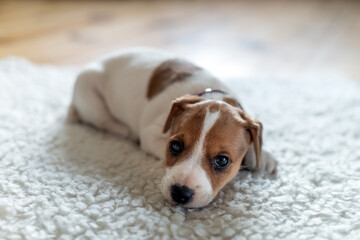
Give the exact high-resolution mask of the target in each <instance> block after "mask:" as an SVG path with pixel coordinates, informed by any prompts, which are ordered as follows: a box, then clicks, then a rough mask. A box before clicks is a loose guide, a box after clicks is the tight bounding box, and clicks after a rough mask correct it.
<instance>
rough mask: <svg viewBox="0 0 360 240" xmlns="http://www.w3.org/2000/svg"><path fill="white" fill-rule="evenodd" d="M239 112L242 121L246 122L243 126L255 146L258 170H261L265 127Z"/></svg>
mask: <svg viewBox="0 0 360 240" xmlns="http://www.w3.org/2000/svg"><path fill="white" fill-rule="evenodd" d="M239 112H240V116H241V117H242V119H243V120H245V122H244V123H243V124H242V125H243V126H244V127H245V129H246V130H247V131H248V132H249V133H250V136H251V141H252V143H253V144H254V149H255V156H256V168H257V169H259V168H260V161H261V148H262V132H263V125H262V123H261V122H260V121H258V120H256V119H254V118H252V117H250V116H249V115H248V114H247V113H246V112H244V111H243V110H240V111H239Z"/></svg>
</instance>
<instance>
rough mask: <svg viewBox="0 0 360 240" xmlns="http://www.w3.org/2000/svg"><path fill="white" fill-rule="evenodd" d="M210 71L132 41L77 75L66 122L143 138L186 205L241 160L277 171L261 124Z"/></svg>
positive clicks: (205, 197) (231, 173)
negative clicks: (264, 146) (265, 145)
mask: <svg viewBox="0 0 360 240" xmlns="http://www.w3.org/2000/svg"><path fill="white" fill-rule="evenodd" d="M235 96H236V94H235V93H234V92H232V90H231V89H230V88H229V87H227V86H226V85H225V84H224V83H222V82H221V81H219V80H218V79H217V78H216V77H214V76H213V75H212V74H211V73H209V72H208V71H206V70H205V69H202V68H200V67H198V66H196V65H194V64H192V63H191V62H188V61H186V60H183V59H180V58H177V57H176V56H173V55H171V54H169V53H166V52H162V51H160V50H155V49H145V48H137V49H129V50H124V51H121V52H118V53H116V54H114V55H111V56H108V57H105V58H103V59H101V60H99V61H97V62H94V63H92V64H90V65H89V66H88V67H87V68H85V69H84V70H83V71H82V72H81V73H80V74H79V75H78V77H77V80H76V83H75V87H74V95H73V100H72V104H71V106H70V109H69V113H68V118H67V119H68V121H69V122H80V121H81V122H83V123H87V124H90V125H93V126H95V127H97V128H99V129H102V130H105V131H109V132H112V133H115V134H119V135H121V136H124V137H126V138H128V139H132V140H134V141H140V146H141V148H142V149H143V150H144V151H146V152H148V153H151V154H153V155H154V156H156V157H158V158H159V159H163V160H165V161H164V163H165V164H164V165H165V175H164V177H163V179H162V182H161V191H162V193H163V195H164V196H165V198H166V199H168V200H169V201H170V202H172V203H174V204H179V205H182V206H184V207H191V208H198V207H203V206H206V205H207V204H208V203H210V202H211V201H212V200H213V198H214V197H215V196H216V194H217V193H218V192H219V190H220V189H221V188H223V187H224V186H225V184H226V183H228V182H229V181H230V180H232V179H233V178H234V177H235V175H236V174H237V172H238V171H239V169H240V167H241V165H243V166H244V167H245V168H248V169H250V170H256V169H259V170H265V171H267V172H269V173H275V172H276V166H277V162H276V160H275V159H273V158H272V157H271V155H270V154H269V153H268V152H266V151H264V150H262V148H261V146H262V129H263V127H262V124H261V122H260V121H258V120H256V119H254V118H253V117H251V116H249V115H248V114H247V113H246V112H245V111H244V109H243V108H242V106H241V105H240V103H239V102H238V100H237V99H236V97H235Z"/></svg>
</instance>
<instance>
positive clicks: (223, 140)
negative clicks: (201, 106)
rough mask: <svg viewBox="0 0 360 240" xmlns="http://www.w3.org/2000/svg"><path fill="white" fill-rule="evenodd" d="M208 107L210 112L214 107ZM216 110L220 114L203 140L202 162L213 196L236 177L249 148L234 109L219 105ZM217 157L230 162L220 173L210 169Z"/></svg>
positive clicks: (244, 132) (243, 129)
mask: <svg viewBox="0 0 360 240" xmlns="http://www.w3.org/2000/svg"><path fill="white" fill-rule="evenodd" d="M209 107H210V110H211V109H212V108H214V107H215V106H211V105H210V106H209ZM218 108H219V110H220V112H221V114H220V117H219V118H218V120H217V121H216V123H215V125H214V126H213V127H212V128H211V129H210V131H209V132H208V134H207V136H206V138H205V146H204V148H205V149H204V150H205V153H206V154H205V158H204V159H203V162H202V167H203V169H204V170H205V172H206V173H207V175H208V177H209V179H210V182H211V185H212V188H213V193H214V195H216V194H217V192H218V191H219V190H220V189H221V188H223V187H224V186H225V184H226V183H228V182H229V181H230V180H231V179H233V178H234V177H235V176H236V174H237V172H238V171H239V169H240V165H241V162H242V160H243V158H244V156H245V154H246V152H247V150H248V148H249V146H250V144H249V142H248V141H247V139H246V130H245V128H244V127H243V126H242V124H241V122H240V119H239V118H238V115H237V112H236V109H235V108H231V107H228V106H226V105H220V106H218ZM218 155H225V156H227V157H229V159H230V160H231V163H230V165H229V166H228V167H227V168H226V169H224V170H222V171H217V170H215V169H214V168H213V167H212V160H213V159H214V158H215V157H216V156H218Z"/></svg>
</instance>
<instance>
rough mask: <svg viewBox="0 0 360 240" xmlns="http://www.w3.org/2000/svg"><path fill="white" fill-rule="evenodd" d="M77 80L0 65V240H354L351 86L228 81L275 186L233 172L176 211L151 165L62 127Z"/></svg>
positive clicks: (359, 89) (358, 190)
mask: <svg viewBox="0 0 360 240" xmlns="http://www.w3.org/2000/svg"><path fill="white" fill-rule="evenodd" d="M76 72H77V69H72V68H56V67H53V66H38V65H35V64H32V63H30V62H27V61H26V60H23V59H18V58H7V59H4V60H1V61H0V239H75V238H76V239H231V238H233V239H254V240H256V239H297V240H300V239H359V238H360V86H359V85H357V84H356V83H355V82H351V81H347V80H343V79H341V80H337V79H317V78H313V79H296V78H294V79H251V80H248V79H237V80H227V82H228V83H229V84H231V86H232V88H233V89H235V90H236V91H237V92H238V93H239V96H240V98H241V99H242V102H243V104H244V105H245V107H246V108H247V109H249V110H251V111H250V112H251V113H252V114H253V115H255V116H256V117H257V118H258V119H260V120H262V122H263V124H264V126H265V132H264V138H265V147H266V148H267V149H269V150H271V152H272V153H273V155H274V156H275V157H276V158H277V159H278V160H279V163H280V164H279V169H278V175H277V177H271V176H264V175H263V174H259V173H256V174H252V173H249V172H240V173H239V174H238V176H237V177H236V179H235V180H234V181H232V182H231V183H229V184H228V185H227V186H226V187H225V188H224V189H223V190H222V191H221V192H220V193H219V195H218V196H217V197H216V198H215V200H214V201H213V202H212V203H211V204H210V205H209V206H207V207H205V208H203V209H200V210H192V209H189V210H186V209H183V208H181V207H175V206H171V205H170V204H169V203H167V202H166V201H165V200H164V198H163V196H162V195H161V193H160V190H159V184H160V180H161V177H162V175H163V168H162V162H161V161H159V160H156V159H155V158H154V157H152V156H150V155H147V154H146V153H144V152H142V151H141V150H140V149H139V148H138V146H136V145H135V144H133V143H131V142H128V141H126V140H123V139H121V138H119V137H117V136H114V135H111V134H106V133H103V132H101V131H97V130H95V129H92V128H90V127H87V126H82V125H66V124H65V123H64V118H65V115H66V110H67V106H68V104H69V102H70V99H71V93H72V85H73V82H74V76H75V74H76Z"/></svg>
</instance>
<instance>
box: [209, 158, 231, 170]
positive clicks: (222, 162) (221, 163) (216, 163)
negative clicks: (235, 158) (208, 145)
mask: <svg viewBox="0 0 360 240" xmlns="http://www.w3.org/2000/svg"><path fill="white" fill-rule="evenodd" d="M229 164H230V160H229V158H228V157H227V156H225V155H217V156H216V157H215V158H214V159H213V160H212V166H213V168H215V170H223V169H225V168H226V167H227V166H228V165H229Z"/></svg>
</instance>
